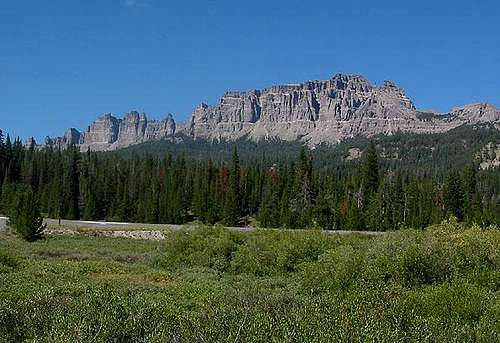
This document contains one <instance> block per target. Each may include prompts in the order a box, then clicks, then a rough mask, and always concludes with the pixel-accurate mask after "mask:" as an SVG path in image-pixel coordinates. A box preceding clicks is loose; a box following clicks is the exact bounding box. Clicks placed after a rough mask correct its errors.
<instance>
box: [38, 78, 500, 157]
mask: <svg viewBox="0 0 500 343" xmlns="http://www.w3.org/2000/svg"><path fill="white" fill-rule="evenodd" d="M478 123H491V124H493V125H494V126H495V127H496V128H497V129H499V128H500V110H499V109H498V108H496V107H495V106H494V105H490V104H482V103H481V104H470V105H465V106H462V107H456V108H454V109H452V110H451V111H450V112H449V113H433V112H424V111H419V110H418V109H416V108H415V106H414V104H413V102H412V101H411V100H410V99H409V98H408V97H407V96H406V94H405V92H404V90H403V89H401V88H399V87H398V86H396V84H395V83H394V82H392V81H385V82H384V83H383V84H382V85H380V86H375V85H372V84H371V83H370V82H369V81H367V80H366V79H365V78H364V77H362V76H360V75H343V74H337V75H335V76H334V77H332V78H331V79H330V80H324V81H306V82H304V83H301V84H292V85H281V86H272V87H269V88H265V89H262V90H251V91H245V92H226V93H225V94H224V95H223V96H222V98H221V99H220V101H219V103H218V104H217V105H215V106H209V105H207V104H204V103H202V104H200V105H199V106H198V107H197V108H196V109H195V110H194V111H193V113H192V115H191V118H190V119H189V120H188V121H187V122H186V123H180V124H178V125H176V123H175V121H174V119H173V118H172V116H171V115H168V116H167V118H165V119H164V120H162V121H154V120H149V119H148V118H147V116H146V115H145V114H144V113H142V114H139V113H138V112H130V113H128V114H126V116H125V117H124V118H123V119H117V118H116V117H114V116H112V115H111V114H107V115H104V116H101V117H99V118H98V119H97V120H96V121H95V122H94V123H93V124H92V125H91V126H89V127H88V129H87V130H86V131H85V132H83V133H80V132H78V131H77V130H75V129H69V130H68V131H67V133H66V134H65V136H64V137H59V138H55V139H51V138H47V139H46V144H53V145H58V146H65V145H67V144H70V143H75V144H77V145H79V146H80V148H81V150H87V149H88V148H90V149H91V150H114V149H118V148H123V147H127V146H130V145H133V144H138V143H142V142H147V141H154V140H160V139H165V138H169V137H174V135H176V136H182V135H184V136H188V137H192V138H194V139H208V140H213V139H216V140H221V139H225V140H235V139H239V138H245V137H246V138H248V139H253V140H260V139H270V138H276V139H281V140H289V141H293V140H301V141H303V142H305V143H307V145H309V146H315V145H317V144H321V143H328V144H335V143H338V142H340V141H342V140H344V139H347V138H352V137H355V136H372V135H375V134H387V135H390V134H392V133H395V132H398V131H402V132H413V133H438V132H445V131H448V130H450V129H453V128H455V127H458V126H460V125H463V124H478Z"/></svg>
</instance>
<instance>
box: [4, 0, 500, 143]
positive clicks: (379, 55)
mask: <svg viewBox="0 0 500 343" xmlns="http://www.w3.org/2000/svg"><path fill="white" fill-rule="evenodd" d="M499 18H500V1H496V0H490V1H481V0H475V1H463V0H454V1H452V0H447V1H440V0H433V1H427V0H423V1H422V0H421V1H401V0H399V1H389V0H379V1H363V0H359V1H346V0H343V1H334V0H330V1H304V0H300V1H298V0H287V1H270V0H267V1H265V0H254V1H236V0H233V1H226V0H220V1H214V0H204V1H202V0H200V1H191V0H183V1H173V0H163V1H161V0H85V1H84V0H79V1H76V0H58V1H55V0H27V1H24V0H16V1H14V0H2V1H1V2H0V19H1V20H0V106H1V114H0V128H3V129H4V130H7V131H8V132H10V133H11V134H14V135H19V136H21V137H22V138H25V137H27V136H30V135H33V136H35V137H36V138H37V139H41V138H42V137H44V136H45V135H52V136H54V135H61V134H62V133H63V132H64V130H65V129H66V128H68V127H76V128H78V129H81V130H83V129H85V128H86V126H87V125H88V124H89V123H90V122H91V121H92V120H94V119H95V118H96V117H97V116H98V115H100V114H102V113H107V112H112V113H114V114H116V115H118V116H122V115H123V113H125V112H127V111H129V110H134V109H135V110H139V111H145V112H146V113H147V114H148V115H149V116H151V117H153V118H163V117H164V116H165V114H166V113H168V112H172V113H173V114H174V117H175V119H176V120H179V121H180V120H185V119H186V118H187V117H188V116H189V115H190V113H191V111H192V109H193V108H194V107H195V106H197V104H199V103H200V102H202V101H203V102H208V103H210V104H214V103H216V102H217V99H218V97H219V96H221V95H222V94H223V93H224V91H226V90H246V89H253V88H262V87H266V86H269V85H272V84H280V83H295V82H301V81H304V80H309V79H328V78H330V77H331V76H333V75H334V74H336V73H338V72H342V73H356V74H362V75H364V76H365V77H367V78H368V79H369V80H370V81H371V82H374V83H381V82H382V81H383V80H386V79H389V80H394V81H395V82H396V83H397V84H398V85H400V86H402V87H403V88H405V89H406V91H407V93H408V95H409V96H410V98H412V99H413V100H414V102H415V104H416V106H417V107H419V108H424V109H435V110H440V111H446V110H448V109H450V108H451V107H452V106H455V105H461V104H465V103H470V102H477V101H487V102H491V103H494V104H496V105H497V106H498V105H500V24H499V23H498V22H499V20H500V19H499Z"/></svg>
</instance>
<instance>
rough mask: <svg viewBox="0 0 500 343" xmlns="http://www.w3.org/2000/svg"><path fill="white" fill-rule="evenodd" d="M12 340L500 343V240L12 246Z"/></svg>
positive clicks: (211, 236)
mask: <svg viewBox="0 0 500 343" xmlns="http://www.w3.org/2000/svg"><path fill="white" fill-rule="evenodd" d="M0 341H1V342H22V341H27V342H335V341H343V342H499V341H500V231H499V230H497V229H495V228H492V229H488V230H481V229H479V228H475V227H472V228H463V227H460V226H458V225H452V224H442V225H439V226H435V227H431V228H428V229H426V230H425V231H413V230H402V231H398V232H392V233H388V234H386V235H384V236H376V237H367V236H357V235H350V236H338V235H325V234H322V233H321V232H319V231H309V232H278V231H265V232H264V231H257V232H245V233H243V232H230V231H226V230H224V229H222V228H207V227H200V228H199V229H197V230H191V231H178V232H172V233H169V234H168V235H167V236H166V239H165V240H163V241H145V240H131V239H125V238H105V237H91V236H84V235H83V236H81V235H77V236H71V237H66V236H50V237H48V238H47V239H45V240H42V241H39V242H36V243H25V242H23V241H21V240H19V239H17V238H15V237H12V236H8V235H7V236H3V237H2V238H1V239H0Z"/></svg>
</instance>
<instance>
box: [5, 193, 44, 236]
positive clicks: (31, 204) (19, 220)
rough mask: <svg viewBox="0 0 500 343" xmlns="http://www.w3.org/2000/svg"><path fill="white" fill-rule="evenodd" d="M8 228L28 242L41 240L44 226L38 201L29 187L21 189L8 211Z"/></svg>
mask: <svg viewBox="0 0 500 343" xmlns="http://www.w3.org/2000/svg"><path fill="white" fill-rule="evenodd" d="M9 226H10V227H12V228H13V229H14V230H15V231H16V233H17V234H18V235H19V236H21V237H22V238H23V239H25V240H27V241H28V242H33V241H36V240H39V239H42V238H43V231H44V230H45V227H46V225H44V224H43V218H42V216H41V215H40V210H39V207H38V201H37V199H36V196H35V194H34V193H33V191H32V190H31V188H29V187H21V188H20V189H19V190H18V192H17V195H16V200H15V205H14V206H13V207H12V208H11V209H10V211H9Z"/></svg>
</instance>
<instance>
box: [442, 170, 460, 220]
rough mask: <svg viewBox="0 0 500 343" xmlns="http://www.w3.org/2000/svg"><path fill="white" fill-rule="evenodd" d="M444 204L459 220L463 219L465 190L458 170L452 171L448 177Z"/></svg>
mask: <svg viewBox="0 0 500 343" xmlns="http://www.w3.org/2000/svg"><path fill="white" fill-rule="evenodd" d="M444 204H445V208H446V210H447V211H448V213H449V214H452V215H454V216H455V217H457V219H458V220H459V221H461V220H463V218H464V191H463V187H462V180H461V179H460V175H459V174H458V172H455V171H454V172H451V173H450V174H449V175H448V178H447V179H446V186H445V195H444Z"/></svg>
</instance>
